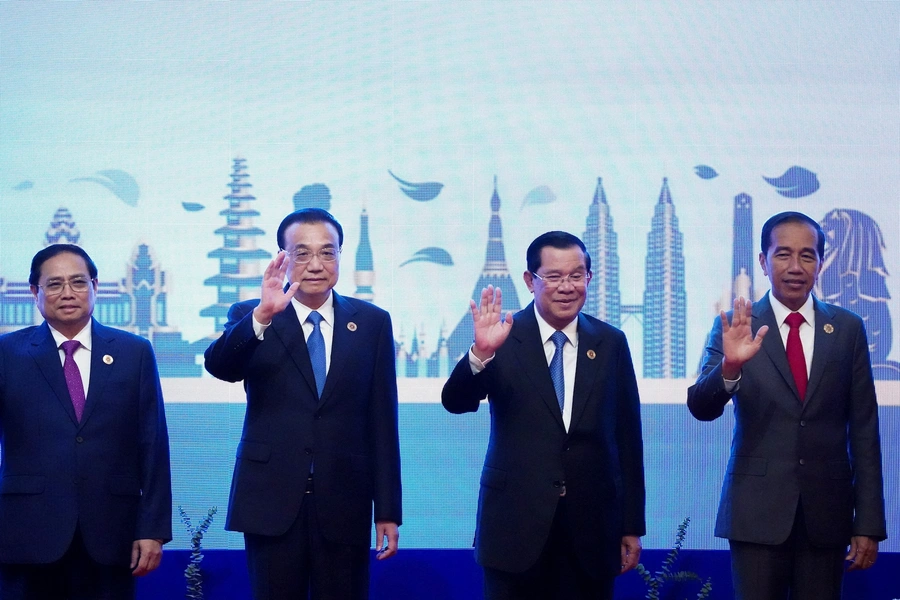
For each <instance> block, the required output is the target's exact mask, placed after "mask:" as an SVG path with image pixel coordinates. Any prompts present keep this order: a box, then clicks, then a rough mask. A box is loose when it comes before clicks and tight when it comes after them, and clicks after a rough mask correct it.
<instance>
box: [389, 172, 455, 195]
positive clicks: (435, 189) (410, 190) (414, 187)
mask: <svg viewBox="0 0 900 600" xmlns="http://www.w3.org/2000/svg"><path fill="white" fill-rule="evenodd" d="M388 173H390V175H391V177H393V178H394V179H396V180H397V183H399V184H400V191H401V192H403V193H404V194H406V195H407V196H409V197H410V198H412V199H413V200H415V201H416V202H428V201H429V200H434V199H435V198H437V196H438V194H440V193H441V190H442V189H443V187H444V184H443V183H438V182H437V181H426V182H424V183H410V182H409V181H403V180H402V179H400V178H399V177H397V176H396V175H394V173H393V171H391V170H390V169H388Z"/></svg>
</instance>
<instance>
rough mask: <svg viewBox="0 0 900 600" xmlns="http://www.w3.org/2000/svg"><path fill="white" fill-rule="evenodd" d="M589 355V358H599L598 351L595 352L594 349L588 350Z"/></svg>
mask: <svg viewBox="0 0 900 600" xmlns="http://www.w3.org/2000/svg"><path fill="white" fill-rule="evenodd" d="M587 356H588V358H589V359H591V360H594V359H595V358H597V353H596V352H594V351H593V350H588V351H587Z"/></svg>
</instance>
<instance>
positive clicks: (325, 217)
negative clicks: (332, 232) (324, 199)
mask: <svg viewBox="0 0 900 600" xmlns="http://www.w3.org/2000/svg"><path fill="white" fill-rule="evenodd" d="M294 223H329V224H331V225H332V226H334V228H335V229H336V230H337V234H338V247H341V246H343V245H344V228H343V227H341V224H340V223H338V220H337V219H335V218H334V216H332V214H331V213H330V212H328V211H327V210H325V209H323V208H301V209H300V210H295V211H294V212H292V213H291V214H289V215H288V216H286V217H285V218H284V219H282V220H281V225H279V226H278V234H277V235H278V248H279V249H281V250H287V248H285V247H284V233H285V231H287V228H288V227H290V226H291V225H293V224H294Z"/></svg>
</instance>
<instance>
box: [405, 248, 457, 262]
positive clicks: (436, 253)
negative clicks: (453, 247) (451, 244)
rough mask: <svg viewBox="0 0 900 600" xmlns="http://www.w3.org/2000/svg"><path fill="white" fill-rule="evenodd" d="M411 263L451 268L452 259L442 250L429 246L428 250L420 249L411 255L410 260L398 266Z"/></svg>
mask: <svg viewBox="0 0 900 600" xmlns="http://www.w3.org/2000/svg"><path fill="white" fill-rule="evenodd" d="M411 262H430V263H435V264H437V265H443V266H447V267H450V266H453V257H451V256H450V253H449V252H447V251H446V250H444V249H443V248H438V247H437V246H429V247H428V248H422V249H421V250H419V251H418V252H416V253H415V254H413V255H412V258H408V259H407V260H405V261H403V262H402V263H400V266H401V267H402V266H403V265H407V264H409V263H411Z"/></svg>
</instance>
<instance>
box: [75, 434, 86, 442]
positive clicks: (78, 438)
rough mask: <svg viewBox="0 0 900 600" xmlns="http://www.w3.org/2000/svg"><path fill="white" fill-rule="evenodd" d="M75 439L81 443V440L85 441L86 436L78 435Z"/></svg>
mask: <svg viewBox="0 0 900 600" xmlns="http://www.w3.org/2000/svg"><path fill="white" fill-rule="evenodd" d="M75 441H76V442H78V443H79V444H80V443H81V442H83V441H84V438H83V437H81V436H80V435H79V436H78V437H76V438H75Z"/></svg>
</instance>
